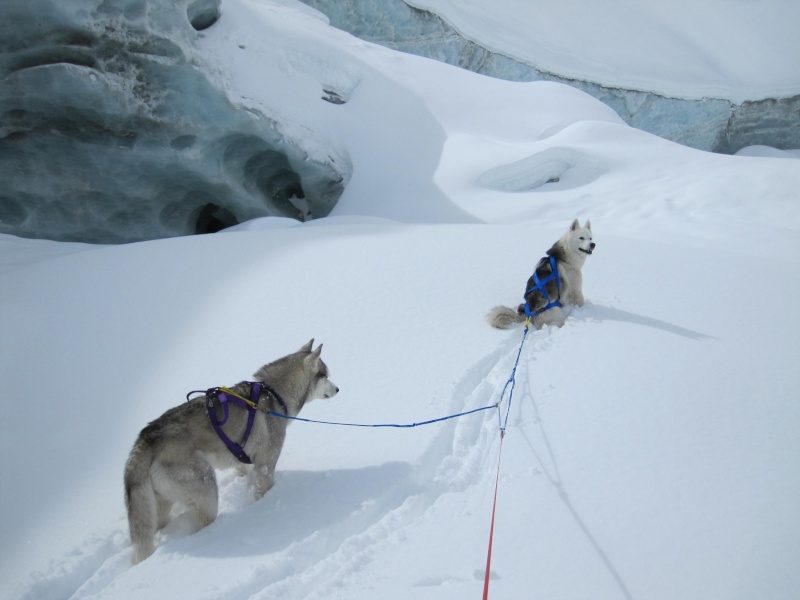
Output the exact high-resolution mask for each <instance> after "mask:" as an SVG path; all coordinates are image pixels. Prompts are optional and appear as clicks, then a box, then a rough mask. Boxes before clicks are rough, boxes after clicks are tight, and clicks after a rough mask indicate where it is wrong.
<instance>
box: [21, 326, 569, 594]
mask: <svg viewBox="0 0 800 600" xmlns="http://www.w3.org/2000/svg"><path fill="white" fill-rule="evenodd" d="M584 325H585V323H584ZM575 326H580V324H579V322H575V321H573V322H572V323H570V321H569V320H568V323H567V326H566V327H565V328H564V329H563V330H561V333H564V334H569V333H570V330H571V329H572V328H573V327H575ZM521 332H522V329H515V330H512V331H511V332H510V333H509V334H508V336H507V337H506V338H505V339H504V340H503V341H502V342H501V343H500V344H499V345H498V347H497V348H496V349H495V350H494V351H493V352H491V353H490V354H488V355H487V356H486V357H485V358H484V359H483V360H481V361H479V362H478V363H477V364H475V365H473V366H472V367H471V368H469V369H468V370H467V371H466V372H465V374H464V376H463V377H462V378H461V380H460V381H459V382H457V384H456V385H455V391H454V394H453V399H452V401H451V402H450V407H449V410H450V411H451V412H452V413H457V412H461V411H467V410H471V409H475V408H480V407H482V406H491V405H493V404H495V403H497V402H498V401H499V400H500V394H501V392H502V390H503V387H504V385H505V384H506V382H507V381H508V379H509V377H510V375H511V372H512V368H513V365H514V361H515V359H516V356H517V353H518V351H519V345H520V342H521V340H522V337H521ZM551 333H552V332H551V331H548V330H542V331H533V330H532V331H530V332H529V334H528V336H527V339H526V342H525V346H524V347H523V352H522V354H521V357H520V363H519V368H518V370H517V385H516V390H515V392H516V393H515V395H514V396H513V404H512V407H511V412H510V418H509V421H508V427H509V430H511V429H513V430H514V432H513V433H514V434H516V433H518V432H519V433H521V434H522V435H523V436H524V437H525V438H526V439H527V440H528V444H529V445H530V446H531V450H532V452H533V454H534V455H535V456H536V459H537V461H539V464H540V466H541V470H542V472H543V473H544V474H545V475H546V477H547V478H548V480H549V481H550V482H551V483H552V484H553V485H555V486H557V487H558V486H559V485H560V475H559V473H558V466H557V465H556V464H555V463H554V462H552V461H553V457H552V454H551V455H550V457H546V456H541V455H539V454H537V453H536V450H535V449H534V446H533V444H531V442H530V439H531V436H536V437H539V438H542V437H543V439H544V440H545V441H546V434H545V432H544V430H543V429H542V425H541V419H540V418H539V415H538V410H539V409H538V407H537V406H536V403H535V402H533V408H534V410H535V414H534V416H533V417H530V416H528V417H525V416H523V415H525V414H528V413H530V410H531V402H532V401H533V396H532V393H531V391H530V387H529V386H530V375H531V374H530V371H531V370H532V369H535V362H536V355H537V354H538V353H539V352H542V351H546V350H547V349H548V348H549V347H550V346H551V345H552V344H554V343H557V342H556V341H555V339H556V338H555V337H554V336H553V335H552V334H551ZM508 400H509V395H508V393H506V395H505V397H504V400H503V404H502V405H501V406H500V414H498V411H497V410H487V411H484V412H480V413H476V414H473V415H469V416H466V417H462V418H457V419H451V420H449V421H445V422H443V423H442V424H439V425H433V426H434V427H439V428H440V431H439V432H438V434H437V435H436V437H435V439H434V441H433V442H432V443H431V444H430V446H429V447H428V449H427V450H426V452H425V453H424V455H423V456H422V457H421V458H420V460H419V462H418V463H417V464H414V465H399V464H395V465H393V466H390V467H389V468H388V471H387V467H386V466H381V467H375V468H374V469H375V470H378V471H380V470H384V471H385V472H384V473H383V475H382V476H379V477H378V478H379V479H382V481H381V485H385V487H386V489H387V491H386V492H384V493H381V494H380V496H379V498H380V499H379V501H373V502H369V501H367V502H365V503H363V504H362V505H361V506H359V507H358V508H356V509H355V510H354V511H353V512H352V513H351V514H348V515H346V516H344V518H339V519H332V520H330V523H329V524H328V525H327V526H326V525H325V524H324V522H323V523H322V524H321V526H320V522H319V520H320V519H322V521H324V520H325V513H326V511H328V510H329V506H328V504H327V502H326V498H327V497H328V496H329V495H330V494H335V493H336V492H335V491H334V490H331V485H334V484H335V480H336V477H334V481H333V482H332V481H330V477H329V475H330V474H328V473H324V472H320V473H314V472H310V473H302V474H300V475H297V474H296V473H294V474H287V473H285V472H284V473H281V472H280V471H279V472H278V474H277V485H276V488H275V490H273V491H272V492H271V493H270V494H268V495H267V496H265V497H264V499H262V500H261V501H260V502H255V501H254V497H253V495H252V492H251V491H250V486H249V483H248V481H247V478H246V477H243V476H237V474H236V472H235V471H234V470H228V471H223V472H218V480H219V484H220V516H219V517H218V519H217V521H216V522H215V523H213V524H212V525H210V526H209V527H208V528H206V529H204V530H202V531H200V532H195V531H194V527H193V525H192V524H191V522H189V521H187V517H186V515H180V516H178V517H177V518H176V519H174V520H173V521H172V522H171V523H170V524H168V525H167V528H166V531H165V532H160V533H159V534H158V537H157V549H156V555H155V557H154V558H151V559H149V560H159V554H161V553H163V552H170V553H176V552H177V560H180V556H181V555H182V554H187V555H189V554H192V553H193V552H194V551H195V550H197V548H196V546H195V545H194V544H193V543H192V537H193V536H195V535H198V536H202V535H214V536H215V537H218V538H219V539H220V544H222V545H223V547H222V548H220V555H221V556H227V554H225V553H226V548H225V546H229V547H230V546H232V545H236V544H241V543H242V542H244V545H245V546H252V547H251V548H250V550H251V551H252V555H253V556H255V557H258V559H259V562H258V564H257V565H255V564H253V565H252V566H250V567H249V569H248V570H247V573H246V574H244V575H242V574H241V573H240V574H239V576H238V578H237V579H238V580H237V581H229V582H228V584H227V585H226V586H225V588H224V589H215V590H213V597H215V598H218V599H219V600H228V599H229V600H234V599H237V600H238V599H241V598H252V599H254V600H257V599H266V598H284V599H294V598H297V599H300V598H303V599H317V598H326V597H330V596H331V594H333V593H335V591H336V587H337V586H338V585H339V583H338V582H340V581H341V580H342V578H343V577H347V576H348V575H352V574H353V573H357V572H358V571H359V570H360V569H362V568H363V567H364V566H365V565H368V564H369V563H370V561H371V559H372V557H373V556H374V555H375V554H376V552H377V551H378V549H379V548H380V547H381V546H382V545H385V544H391V543H394V542H392V539H396V537H397V536H398V535H402V530H403V529H404V528H407V527H410V526H413V525H414V524H415V523H417V522H419V520H420V519H422V518H424V515H425V513H426V511H428V510H429V509H430V508H431V507H432V506H433V505H434V504H435V503H436V502H437V501H439V500H440V499H441V498H443V497H445V496H447V495H448V494H458V493H461V492H463V491H465V490H467V489H469V488H472V487H474V486H485V487H487V489H488V487H490V484H491V483H492V481H493V478H494V474H495V466H494V465H495V464H496V461H497V451H498V445H499V418H501V417H502V418H504V416H505V411H506V409H507V403H508ZM515 415H516V416H515ZM518 430H521V432H520V431H518ZM526 430H528V431H526ZM548 461H550V462H549V464H548ZM367 470H371V469H367ZM290 476H291V479H292V481H291V482H287V479H288V478H289V477H290ZM354 476H356V477H358V475H354ZM368 476H369V477H373V478H374V477H375V475H374V474H369V475H368ZM341 477H347V475H342V476H341ZM360 477H361V478H363V477H364V475H361V476H360ZM302 479H305V481H301V480H302ZM422 482H425V483H424V484H423V483H422ZM341 483H346V482H344V481H343V482H341ZM282 484H283V485H282ZM288 485H291V486H293V487H294V488H295V489H293V490H289V489H287V487H288ZM361 487H363V483H361V484H360V485H359V486H355V489H361ZM375 487H379V486H375ZM299 488H303V489H300V491H299V492H298V489H299ZM301 493H302V495H303V496H302V497H304V498H312V499H313V500H312V501H311V502H312V504H311V505H309V506H307V507H304V510H305V511H306V512H305V513H304V514H319V515H321V516H320V517H319V518H318V519H317V521H315V523H314V524H313V525H307V526H305V527H302V526H301V527H299V528H298V529H300V531H288V532H285V535H279V536H278V537H279V538H282V539H280V540H279V541H278V542H276V541H274V540H273V539H270V540H268V541H266V542H264V544H266V545H267V546H268V548H274V547H275V546H280V545H284V548H277V549H275V550H274V551H272V552H271V553H270V550H269V549H268V550H266V551H264V550H260V549H259V547H258V545H259V544H260V543H261V542H262V541H263V540H258V539H256V540H253V539H250V538H248V537H247V535H246V534H242V531H245V530H246V529H247V525H248V521H249V520H250V519H255V520H261V516H262V515H261V514H260V513H267V514H266V516H267V517H269V516H270V515H269V514H268V513H269V512H278V513H281V512H283V511H286V512H287V515H284V516H288V515H289V513H288V511H289V510H291V509H294V508H296V503H295V501H294V500H293V499H292V498H288V499H287V495H294V496H299V495H300V494H301ZM306 502H308V500H306ZM256 512H258V513H259V514H258V515H256V514H248V513H256ZM276 516H277V515H276ZM340 516H341V515H340ZM274 518H275V516H273V519H274ZM290 527H291V526H290ZM242 535H245V539H244V540H243V539H242ZM226 538H228V539H227V540H226ZM226 542H227V543H226ZM220 544H217V546H219V545H220ZM231 552H232V554H230V555H235V554H236V551H235V550H232V551H231ZM265 558H266V559H267V560H264V559H265ZM143 564H144V563H143ZM130 568H131V567H130V543H129V540H128V532H127V522H126V521H125V519H121V520H120V521H119V522H117V523H116V524H114V526H113V528H111V530H110V531H109V532H108V534H107V535H105V536H100V535H98V536H95V537H91V538H89V539H87V540H86V541H85V542H84V544H83V545H82V546H81V547H79V548H76V549H75V550H74V551H73V552H72V553H70V554H69V555H68V556H65V557H64V558H62V559H60V560H54V561H53V562H52V563H51V564H50V565H49V567H48V568H47V569H46V570H45V572H42V573H38V574H35V575H34V576H33V579H35V580H36V583H35V584H32V585H29V586H27V594H25V595H24V596H23V597H22V600H34V599H36V600H48V599H52V600H56V599H63V598H70V599H72V600H86V599H89V598H96V597H111V596H112V595H113V584H114V581H115V579H116V578H117V577H119V576H121V575H123V574H125V573H126V572H127V571H128V569H130ZM481 577H482V573H481ZM320 582H324V583H322V584H320ZM441 583H442V582H441V581H440V582H438V583H436V585H441ZM418 585H422V586H425V585H433V584H432V582H430V581H422V582H419V583H418Z"/></svg>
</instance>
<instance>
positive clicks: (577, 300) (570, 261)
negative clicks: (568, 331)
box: [486, 219, 595, 329]
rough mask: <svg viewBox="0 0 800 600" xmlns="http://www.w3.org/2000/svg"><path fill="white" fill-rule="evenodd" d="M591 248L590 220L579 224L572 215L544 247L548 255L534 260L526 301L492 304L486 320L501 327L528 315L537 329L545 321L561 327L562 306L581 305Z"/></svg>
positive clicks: (545, 323)
mask: <svg viewBox="0 0 800 600" xmlns="http://www.w3.org/2000/svg"><path fill="white" fill-rule="evenodd" d="M594 248H595V243H594V241H592V225H591V223H590V222H589V221H586V225H584V226H583V227H581V225H580V223H579V222H578V219H575V220H574V221H573V222H572V225H571V226H570V228H569V229H568V230H567V232H566V233H565V234H564V235H562V236H561V238H559V240H558V241H557V242H556V243H555V244H553V246H552V248H550V250H548V251H547V256H545V257H544V258H542V259H541V260H540V261H539V262H538V263H537V265H536V268H535V269H534V272H533V275H531V277H530V279H528V285H527V286H526V287H525V294H524V298H525V302H524V303H523V304H520V305H519V306H518V307H517V308H516V309H514V308H510V307H508V306H495V307H494V308H493V309H492V310H490V311H489V314H487V315H486V320H487V321H489V324H490V325H491V326H492V327H498V328H500V329H507V328H509V327H511V326H512V325H513V324H514V323H523V322H525V321H526V320H527V319H528V318H530V322H531V325H533V326H534V327H535V328H536V329H540V328H541V327H542V326H544V325H558V326H559V327H561V326H562V325H564V321H565V319H566V316H565V314H564V310H563V308H562V307H563V306H568V305H571V304H574V305H577V306H583V302H584V300H583V277H582V275H581V269H582V268H583V263H584V262H585V261H586V257H587V256H588V255H589V254H591V253H592V252H593V251H594Z"/></svg>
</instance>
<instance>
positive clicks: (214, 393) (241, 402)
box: [205, 381, 289, 465]
mask: <svg viewBox="0 0 800 600" xmlns="http://www.w3.org/2000/svg"><path fill="white" fill-rule="evenodd" d="M262 391H266V392H268V393H269V394H271V395H272V396H274V397H275V399H276V400H277V401H278V404H280V405H281V408H282V409H283V412H284V413H285V414H287V415H288V414H289V410H288V408H287V407H286V403H285V402H284V401H283V399H282V398H281V397H280V396H279V395H278V394H277V393H275V390H273V389H272V388H270V387H269V386H267V385H266V384H263V383H260V382H258V381H254V382H250V401H249V402H247V401H246V400H245V399H244V398H240V397H239V396H237V395H236V394H234V393H232V392H231V391H230V390H227V391H226V390H225V389H223V388H218V387H216V388H211V389H209V390H206V392H205V394H206V408H207V409H208V418H209V419H210V420H211V426H212V427H213V428H214V431H215V432H216V433H217V435H218V436H219V439H220V440H222V442H223V443H224V444H225V446H226V447H227V448H228V450H230V452H231V454H233V455H234V456H235V457H236V458H237V459H238V460H239V461H240V462H243V463H245V464H247V465H249V464H252V462H253V461H252V460H250V457H249V456H247V453H246V452H245V451H244V446H245V444H247V440H248V439H249V438H250V432H251V431H252V429H253V423H254V422H255V419H256V411H257V410H258V401H259V399H260V397H261V393H262ZM214 400H217V401H218V402H219V403H220V405H221V406H222V413H223V416H222V420H221V421H220V420H219V418H218V417H217V411H216V409H215V407H214ZM228 404H235V405H236V406H239V407H240V408H244V409H245V410H246V411H247V429H246V430H245V432H244V440H242V443H241V444H237V443H236V442H234V441H233V440H232V439H231V438H229V437H228V436H227V435H226V434H225V432H224V431H222V426H223V425H225V423H226V422H227V421H228Z"/></svg>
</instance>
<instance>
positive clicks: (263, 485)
mask: <svg viewBox="0 0 800 600" xmlns="http://www.w3.org/2000/svg"><path fill="white" fill-rule="evenodd" d="M253 474H254V475H255V494H256V500H258V499H260V498H262V497H263V496H264V494H266V493H267V492H268V491H270V490H271V489H272V486H274V485H275V477H274V475H273V474H272V472H271V471H270V470H269V469H268V468H267V467H259V468H257V469H253Z"/></svg>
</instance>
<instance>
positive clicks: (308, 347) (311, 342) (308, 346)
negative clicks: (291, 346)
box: [298, 338, 314, 352]
mask: <svg viewBox="0 0 800 600" xmlns="http://www.w3.org/2000/svg"><path fill="white" fill-rule="evenodd" d="M313 346H314V338H311V339H310V340H309V341H308V343H307V344H306V345H305V346H303V347H302V348H300V350H298V352H311V348H312V347H313Z"/></svg>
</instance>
